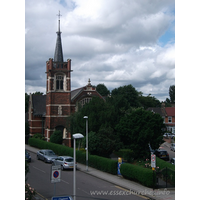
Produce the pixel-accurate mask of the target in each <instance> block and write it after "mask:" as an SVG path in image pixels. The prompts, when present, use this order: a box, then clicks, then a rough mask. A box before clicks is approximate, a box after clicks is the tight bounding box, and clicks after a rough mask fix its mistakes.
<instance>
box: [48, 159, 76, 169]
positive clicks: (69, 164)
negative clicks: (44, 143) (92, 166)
mask: <svg viewBox="0 0 200 200" xmlns="http://www.w3.org/2000/svg"><path fill="white" fill-rule="evenodd" d="M52 165H61V170H64V169H73V168H74V158H72V157H70V156H59V157H57V158H56V159H54V160H53V162H52ZM76 168H77V164H76Z"/></svg>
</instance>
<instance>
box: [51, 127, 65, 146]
mask: <svg viewBox="0 0 200 200" xmlns="http://www.w3.org/2000/svg"><path fill="white" fill-rule="evenodd" d="M62 140H63V135H62V132H61V131H57V130H56V131H54V132H53V134H52V135H51V137H50V142H52V143H56V144H62Z"/></svg>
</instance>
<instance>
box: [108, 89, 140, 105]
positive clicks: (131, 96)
mask: <svg viewBox="0 0 200 200" xmlns="http://www.w3.org/2000/svg"><path fill="white" fill-rule="evenodd" d="M111 96H113V97H115V98H119V96H122V97H123V99H125V100H127V102H128V104H129V106H131V107H135V108H137V107H139V106H140V104H139V101H138V92H137V90H136V89H135V88H134V87H133V86H132V85H125V86H123V87H119V88H115V89H114V90H112V92H111Z"/></svg>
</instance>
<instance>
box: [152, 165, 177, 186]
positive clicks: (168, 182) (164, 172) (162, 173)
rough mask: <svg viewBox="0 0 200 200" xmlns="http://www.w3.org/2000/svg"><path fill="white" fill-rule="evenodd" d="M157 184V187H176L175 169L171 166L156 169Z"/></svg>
mask: <svg viewBox="0 0 200 200" xmlns="http://www.w3.org/2000/svg"><path fill="white" fill-rule="evenodd" d="M156 186H157V188H171V187H172V188H173V187H175V171H174V170H172V169H170V168H169V167H165V168H163V169H161V170H159V171H156Z"/></svg>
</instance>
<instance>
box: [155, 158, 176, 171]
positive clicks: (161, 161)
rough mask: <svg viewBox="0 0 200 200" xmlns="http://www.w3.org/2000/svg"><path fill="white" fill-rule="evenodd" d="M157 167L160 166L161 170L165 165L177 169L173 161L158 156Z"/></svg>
mask: <svg viewBox="0 0 200 200" xmlns="http://www.w3.org/2000/svg"><path fill="white" fill-rule="evenodd" d="M156 167H159V169H160V170H161V169H163V168H165V167H167V168H170V169H172V170H175V165H172V164H171V163H168V162H166V161H164V160H162V159H160V158H158V157H156Z"/></svg>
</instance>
